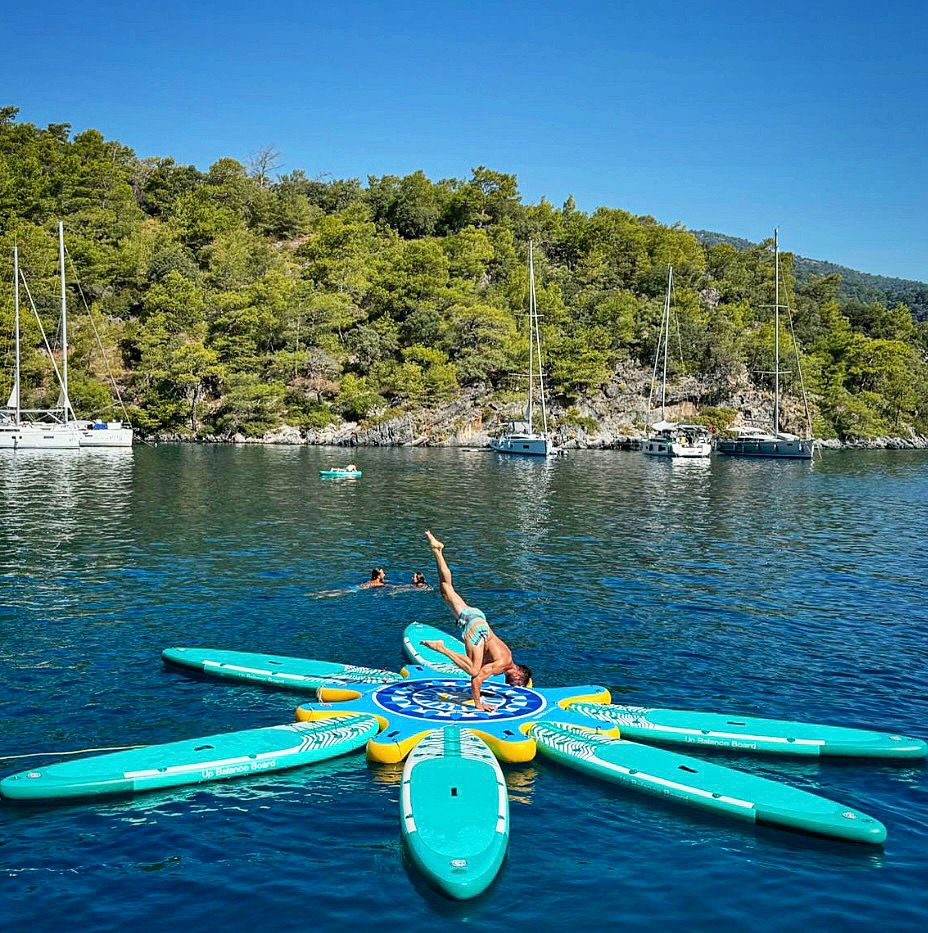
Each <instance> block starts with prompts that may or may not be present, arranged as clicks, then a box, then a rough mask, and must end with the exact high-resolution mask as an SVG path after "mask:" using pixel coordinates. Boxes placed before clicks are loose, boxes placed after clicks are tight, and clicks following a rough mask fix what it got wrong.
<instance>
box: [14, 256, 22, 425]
mask: <svg viewBox="0 0 928 933" xmlns="http://www.w3.org/2000/svg"><path fill="white" fill-rule="evenodd" d="M13 321H14V325H13V326H14V329H15V331H16V364H15V365H16V368H15V370H14V375H13V390H14V391H15V392H16V425H17V426H18V425H19V420H20V417H21V412H20V402H19V384H20V361H19V353H20V351H19V247H18V246H14V247H13Z"/></svg>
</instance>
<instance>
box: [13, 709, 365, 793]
mask: <svg viewBox="0 0 928 933" xmlns="http://www.w3.org/2000/svg"><path fill="white" fill-rule="evenodd" d="M379 728H380V725H379V723H378V722H377V720H376V719H375V718H374V717H373V716H353V717H350V718H348V719H334V720H326V721H324V722H316V723H306V722H298V723H291V724H288V725H284V726H270V727H267V728H264V729H246V730H245V731H243V732H227V733H224V734H222V735H207V736H203V737H202V738H199V739H187V740H185V741H183V742H169V743H168V744H166V745H148V746H146V747H145V748H134V749H131V750H129V751H124V752H111V753H110V754H107V755H94V756H92V757H90V758H79V759H76V760H74V761H62V762H58V763H57V764H53V765H48V766H47V767H41V768H33V769H32V770H30V771H20V772H19V773H18V774H12V775H10V776H9V777H6V778H4V779H3V780H2V781H0V795H2V796H3V797H9V798H12V799H19V800H64V799H69V798H74V797H94V796H98V795H101V794H133V793H139V792H141V791H147V790H160V789H162V788H166V787H178V786H180V785H183V784H201V783H203V782H204V781H223V780H225V779H227V778H235V777H244V776H246V775H252V774H264V773H265V772H268V771H281V770H283V769H284V768H296V767H298V766H300V765H307V764H312V763H313V762H317V761H325V760H326V759H327V758H334V757H336V756H337V755H344V754H346V753H347V752H353V751H355V750H356V749H358V748H361V747H362V746H363V745H364V744H365V742H367V740H368V739H370V738H372V737H373V736H375V735H376V734H377V731H378V730H379Z"/></svg>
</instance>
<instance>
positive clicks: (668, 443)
mask: <svg viewBox="0 0 928 933" xmlns="http://www.w3.org/2000/svg"><path fill="white" fill-rule="evenodd" d="M773 246H774V249H773V253H774V305H773V309H774V315H773V321H774V323H773V333H774V338H773V343H774V347H773V349H774V369H773V373H772V375H773V377H774V388H773V424H772V429H771V430H767V429H766V428H756V427H754V428H741V429H738V430H737V431H735V432H732V433H731V434H726V435H724V436H721V437H716V438H715V441H714V444H713V435H712V432H711V428H708V427H706V426H705V425H702V424H697V423H688V422H682V421H669V420H668V419H667V368H668V360H669V348H670V333H671V323H672V320H673V311H672V308H673V266H672V265H671V266H669V267H668V271H667V292H666V294H665V297H664V309H663V313H662V315H661V325H660V332H659V335H658V339H657V346H656V348H655V353H654V368H653V371H652V374H651V390H650V394H649V396H648V413H647V422H646V423H647V426H648V436H647V438H646V439H645V441H644V442H643V443H642V445H641V450H642V451H643V452H644V453H645V454H647V455H648V456H652V457H670V458H683V459H694V458H706V457H709V456H710V455H711V454H712V450H713V446H714V449H715V450H716V452H717V453H720V454H725V455H727V456H730V457H764V458H770V459H780V460H811V459H812V456H813V454H814V452H815V448H816V442H815V440H813V439H812V426H811V421H810V419H809V412H808V404H806V420H807V422H808V433H807V436H806V437H799V436H798V435H796V434H789V433H787V432H786V431H782V430H780V376H781V375H783V374H784V373H785V372H788V370H783V369H781V368H780V312H781V310H783V308H784V306H783V305H781V303H780V237H779V231H778V230H774V234H773ZM528 273H529V289H528V398H527V404H526V409H525V415H524V418H523V419H521V420H517V421H511V422H510V423H509V424H508V425H507V426H506V429H505V432H504V433H503V434H502V435H500V436H499V437H493V438H491V439H490V446H491V447H492V448H493V449H494V450H495V451H497V453H501V454H507V455H518V456H532V457H548V456H554V455H556V454H559V453H561V451H560V449H559V448H558V447H557V446H556V445H555V444H554V442H553V440H552V439H551V437H550V434H549V431H548V408H547V402H546V399H545V382H544V368H543V365H542V358H541V334H540V329H539V326H538V303H537V297H536V292H535V257H534V244H533V243H532V242H531V241H530V242H529V247H528ZM785 307H786V310H787V311H789V306H788V305H787V306H785ZM790 326H792V325H790ZM677 329H678V334H679V324H678V325H677ZM681 352H682V350H681ZM796 366H797V370H798V373H799V379H800V384H801V385H803V399H804V400H805V387H804V384H803V382H802V367H801V363H800V361H799V354H798V350H797V351H796ZM658 373H660V417H659V418H658V419H657V420H656V421H653V422H652V420H651V417H652V412H654V410H655V408H654V403H655V398H656V395H655V393H656V388H657V385H658ZM536 392H537V395H538V399H539V402H540V407H541V428H542V430H541V432H540V433H539V432H537V431H536V430H535V428H536V419H537V414H536V406H535V396H536Z"/></svg>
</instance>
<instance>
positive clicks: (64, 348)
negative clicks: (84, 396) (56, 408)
mask: <svg viewBox="0 0 928 933" xmlns="http://www.w3.org/2000/svg"><path fill="white" fill-rule="evenodd" d="M58 256H59V258H60V260H61V354H62V356H61V393H62V395H63V396H64V423H65V424H67V423H68V414H69V412H70V410H71V397H70V396H69V395H68V297H67V291H66V289H65V281H64V224H63V223H62V222H61V221H60V220H59V221H58Z"/></svg>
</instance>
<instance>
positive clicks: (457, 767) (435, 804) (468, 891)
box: [400, 726, 509, 900]
mask: <svg viewBox="0 0 928 933" xmlns="http://www.w3.org/2000/svg"><path fill="white" fill-rule="evenodd" d="M400 823H401V827H402V833H403V838H404V839H405V840H406V844H407V846H408V848H409V854H410V856H411V857H412V860H413V862H415V864H416V866H417V867H418V869H419V870H420V871H421V872H422V874H423V875H425V877H426V878H427V879H428V880H429V881H430V882H431V883H432V884H434V885H435V886H436V887H437V888H438V889H439V890H440V891H443V892H444V893H445V894H447V895H449V896H450V897H454V898H457V899H458V900H466V899H468V898H471V897H476V896H477V895H478V894H481V893H482V892H483V891H485V890H486V889H487V887H489V885H490V883H491V882H492V881H493V879H494V878H495V877H496V875H497V872H498V871H499V869H500V866H501V865H502V864H503V859H504V858H505V855H506V847H507V846H508V845H509V795H508V793H507V790H506V781H505V778H504V777H503V772H502V770H501V769H500V766H499V763H498V762H497V760H496V758H495V757H494V755H493V752H491V751H490V749H489V748H488V747H487V746H486V744H485V743H484V742H483V741H482V740H481V739H479V738H477V736H476V735H474V734H473V733H472V732H469V731H468V730H467V729H459V728H455V727H451V726H449V727H446V728H444V729H440V730H437V731H435V732H432V733H430V734H429V735H427V736H426V737H425V738H424V739H422V741H421V742H419V744H418V745H417V746H416V747H415V748H414V749H413V750H412V752H411V753H410V755H409V758H407V759H406V766H405V767H404V768H403V783H402V787H401V793H400Z"/></svg>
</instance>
